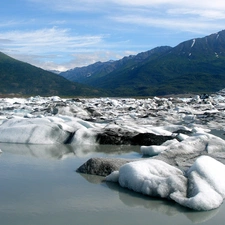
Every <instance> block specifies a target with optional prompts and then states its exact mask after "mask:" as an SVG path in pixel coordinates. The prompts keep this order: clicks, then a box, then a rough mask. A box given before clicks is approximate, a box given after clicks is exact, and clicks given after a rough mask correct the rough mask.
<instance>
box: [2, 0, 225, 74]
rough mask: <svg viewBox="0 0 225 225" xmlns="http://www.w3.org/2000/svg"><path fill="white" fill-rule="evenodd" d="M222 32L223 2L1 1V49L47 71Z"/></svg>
mask: <svg viewBox="0 0 225 225" xmlns="http://www.w3.org/2000/svg"><path fill="white" fill-rule="evenodd" d="M223 29H225V1H224V0H214V1H212V0H204V1H202V0H133V1H131V0H7V1H1V2H0V51H1V52H4V53H5V54H8V55H10V56H12V57H14V58H16V59H19V60H22V61H25V62H28V63H31V64H33V65H36V66H38V67H42V68H44V69H51V70H52V69H55V70H61V71H63V70H67V69H71V68H74V67H80V66H85V65H89V64H92V63H94V62H97V61H103V62H104V61H108V60H111V59H113V60H116V59H120V58H122V57H124V56H127V55H133V54H137V53H139V52H143V51H147V50H150V49H152V48H154V47H157V46H163V45H169V46H172V47H173V46H176V45H177V44H179V43H180V42H183V41H185V40H189V39H192V38H197V37H204V36H206V35H209V34H211V33H215V32H218V31H220V30H223Z"/></svg>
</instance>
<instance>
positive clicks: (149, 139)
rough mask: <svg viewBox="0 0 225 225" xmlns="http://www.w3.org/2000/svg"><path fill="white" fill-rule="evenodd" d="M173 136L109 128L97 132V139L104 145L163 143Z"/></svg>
mask: <svg viewBox="0 0 225 225" xmlns="http://www.w3.org/2000/svg"><path fill="white" fill-rule="evenodd" d="M171 139H173V137H171V136H163V135H156V134H152V133H139V134H138V133H136V132H130V131H127V130H123V129H114V130H112V129H108V130H104V131H103V132H101V133H98V134H97V139H96V141H97V142H98V143H99V144H102V145H107V144H108V145H145V146H149V145H161V144H162V143H164V142H165V141H167V140H171Z"/></svg>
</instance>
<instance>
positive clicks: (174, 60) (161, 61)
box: [0, 30, 225, 97]
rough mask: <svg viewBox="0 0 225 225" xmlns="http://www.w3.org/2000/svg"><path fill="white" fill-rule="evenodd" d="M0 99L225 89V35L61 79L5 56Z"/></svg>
mask: <svg viewBox="0 0 225 225" xmlns="http://www.w3.org/2000/svg"><path fill="white" fill-rule="evenodd" d="M0 79H1V83H0V95H1V96H4V95H42V96H52V95H59V96H67V97H68V96H87V97H90V96H96V97H99V96H115V97H122V96H124V97H128V96H163V95H170V94H192V93H195V94H199V93H211V92H216V91H219V90H221V89H223V88H225V30H222V31H220V32H218V33H214V34H211V35H209V36H206V37H203V38H194V39H191V40H188V41H184V42H182V43H180V44H178V45H177V46H175V47H170V46H161V47H156V48H154V49H151V50H149V51H146V52H142V53H139V54H137V55H131V56H127V57H124V58H122V59H120V60H116V61H113V60H111V61H108V62H96V63H94V64H92V65H89V66H86V67H80V68H74V69H71V70H68V71H66V72H62V73H60V74H55V73H53V72H50V71H45V70H43V69H41V68H38V67H35V66H33V65H30V64H28V63H25V62H21V61H19V60H16V59H13V58H12V57H9V56H7V55H6V54H4V53H1V52H0Z"/></svg>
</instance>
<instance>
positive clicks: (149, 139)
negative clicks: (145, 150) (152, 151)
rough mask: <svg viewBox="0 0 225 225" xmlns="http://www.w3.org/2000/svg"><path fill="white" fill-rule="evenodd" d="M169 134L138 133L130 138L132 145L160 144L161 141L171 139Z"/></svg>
mask: <svg viewBox="0 0 225 225" xmlns="http://www.w3.org/2000/svg"><path fill="white" fill-rule="evenodd" d="M172 139H173V137H171V136H163V135H156V134H152V133H140V134H138V135H135V136H134V137H132V138H131V144H132V145H145V146H150V145H161V144H162V143H164V142H166V141H168V140H172Z"/></svg>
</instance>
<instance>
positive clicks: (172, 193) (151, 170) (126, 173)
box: [105, 156, 225, 211]
mask: <svg viewBox="0 0 225 225" xmlns="http://www.w3.org/2000/svg"><path fill="white" fill-rule="evenodd" d="M224 173H225V165H223V164H222V163H220V162H218V161H217V160H215V159H213V158H211V157H209V156H201V157H199V158H198V159H197V160H196V161H195V163H194V164H193V165H192V167H191V168H190V169H189V170H188V171H187V174H183V172H182V171H181V170H180V169H178V168H176V167H174V166H171V165H169V164H167V163H165V162H163V161H160V160H157V159H147V160H141V161H135V162H130V163H127V164H125V165H123V166H121V167H120V169H119V171H114V172H112V173H111V174H109V175H108V176H106V178H105V180H106V181H110V182H118V183H119V184H120V186H121V187H124V188H128V189H130V190H133V191H135V192H139V193H142V194H144V195H149V196H152V197H161V198H167V199H170V200H174V201H175V202H177V203H179V204H180V205H182V206H185V207H188V208H191V209H194V210H198V211H207V210H212V209H215V208H218V207H219V206H220V205H221V204H222V202H223V199H224V198H225V177H224V176H223V175H224Z"/></svg>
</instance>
